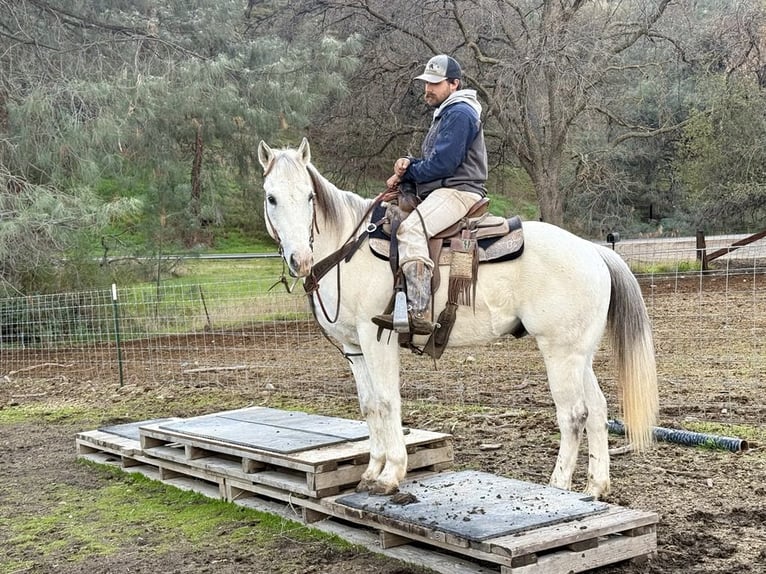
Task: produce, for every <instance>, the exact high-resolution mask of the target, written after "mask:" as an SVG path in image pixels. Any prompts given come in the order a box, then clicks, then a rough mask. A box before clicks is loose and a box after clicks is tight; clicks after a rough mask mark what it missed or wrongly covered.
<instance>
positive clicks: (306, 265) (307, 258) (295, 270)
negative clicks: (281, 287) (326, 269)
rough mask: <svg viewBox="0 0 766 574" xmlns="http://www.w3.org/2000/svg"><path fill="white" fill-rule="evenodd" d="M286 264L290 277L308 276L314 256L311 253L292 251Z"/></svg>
mask: <svg viewBox="0 0 766 574" xmlns="http://www.w3.org/2000/svg"><path fill="white" fill-rule="evenodd" d="M287 266H288V267H289V268H290V275H291V276H292V277H308V275H309V273H311V268H312V267H313V266H314V256H313V255H312V254H311V253H309V254H307V255H299V254H297V253H293V254H292V255H290V258H289V259H288V261H287Z"/></svg>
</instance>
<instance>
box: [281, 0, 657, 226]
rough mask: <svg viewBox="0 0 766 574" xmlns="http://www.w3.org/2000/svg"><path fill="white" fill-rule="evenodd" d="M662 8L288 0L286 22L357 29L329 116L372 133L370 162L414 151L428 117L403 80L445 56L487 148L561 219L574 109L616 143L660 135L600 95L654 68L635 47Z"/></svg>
mask: <svg viewBox="0 0 766 574" xmlns="http://www.w3.org/2000/svg"><path fill="white" fill-rule="evenodd" d="M670 5H671V0H634V1H632V2H609V1H595V0H557V1H553V0H543V1H533V0H515V1H513V0H424V1H423V2H418V3H411V2H404V1H403V0H393V1H392V0H312V1H310V2H302V3H301V2H298V3H292V4H291V7H290V10H292V15H291V17H290V21H291V23H293V24H294V23H295V21H296V20H298V21H306V20H305V19H306V18H310V19H311V21H312V22H313V23H314V24H316V22H317V21H319V22H321V24H322V29H323V30H324V31H328V30H330V31H332V30H336V31H338V33H347V32H348V31H350V30H352V29H353V30H359V31H361V32H362V33H363V34H365V38H366V40H367V42H368V45H367V58H368V60H369V64H370V65H369V66H367V67H364V66H363V67H362V70H361V71H360V75H359V76H358V77H357V81H356V85H355V92H354V94H353V100H354V101H353V102H344V104H343V105H342V106H339V107H337V108H336V110H335V111H336V113H337V114H338V115H337V117H336V118H334V119H335V120H336V121H345V122H349V123H362V124H363V125H364V126H365V127H367V126H374V127H373V129H372V130H371V131H370V133H371V134H372V138H371V139H370V140H369V141H370V142H374V143H371V144H370V146H369V147H368V148H367V149H369V150H370V155H373V154H375V155H379V154H384V155H388V156H391V155H392V154H393V153H401V151H403V150H402V149H397V150H393V149H392V148H402V147H412V146H413V145H414V143H415V142H416V141H417V137H416V136H417V135H418V134H419V133H420V132H422V130H423V129H424V127H425V125H424V124H425V122H426V121H427V120H426V119H425V117H424V116H427V113H428V111H427V110H426V109H425V107H424V106H418V105H417V104H416V102H417V98H418V97H419V94H418V93H417V92H415V91H413V87H412V84H411V78H412V77H413V76H414V75H415V74H416V72H417V71H418V70H419V68H420V66H422V65H423V62H425V61H426V60H427V59H428V58H429V57H430V56H431V55H433V54H436V53H441V52H445V53H449V54H452V55H453V56H455V57H456V58H457V59H458V60H459V61H460V62H461V63H462V64H463V67H464V70H465V76H466V80H467V83H468V84H469V87H472V88H475V89H476V90H478V92H479V94H480V97H481V99H482V100H483V101H484V103H485V105H486V114H485V118H486V120H485V123H486V131H487V135H488V137H489V138H490V140H491V142H492V149H493V151H494V153H495V154H498V155H499V156H500V157H504V158H507V157H508V156H509V155H512V156H515V158H517V159H518V162H519V163H520V165H521V166H523V168H524V169H525V170H526V171H527V173H528V174H529V177H530V178H531V180H532V182H533V184H534V186H535V189H536V192H537V197H538V202H539V206H540V211H541V214H542V217H543V219H545V220H547V221H550V222H552V223H556V224H562V223H563V218H564V204H565V192H564V190H563V189H562V186H561V182H560V178H561V173H562V163H563V162H564V161H565V159H566V144H567V139H568V136H569V133H570V130H571V129H572V127H573V125H574V124H575V123H576V122H577V120H578V118H580V117H581V116H582V114H584V113H585V112H588V111H594V110H598V112H599V113H603V114H605V115H607V116H609V117H610V118H611V121H612V124H613V125H614V126H615V128H616V129H619V130H620V132H621V133H620V137H621V138H628V137H632V136H634V135H639V134H640V135H641V136H645V135H647V134H650V133H653V132H656V131H657V130H667V129H670V127H669V126H642V125H640V124H635V123H634V122H630V121H627V120H623V119H622V118H621V117H620V116H619V114H618V112H617V111H615V110H611V109H610V108H609V106H608V103H609V98H607V97H605V96H604V93H603V91H604V89H605V88H607V87H610V86H611V87H613V86H614V85H615V83H616V82H618V81H620V80H621V79H622V80H624V78H625V77H626V74H630V73H643V74H647V73H651V70H652V69H656V68H658V67H661V66H662V65H663V62H661V61H652V60H651V59H650V58H651V54H653V53H654V51H653V50H651V51H649V52H644V51H643V48H644V47H645V46H646V45H647V43H650V42H651V43H667V42H670V40H669V39H668V38H667V35H666V34H665V33H659V24H658V23H659V22H660V21H661V19H662V18H663V16H664V15H665V13H666V11H667V10H668V8H669V6H670ZM318 18H321V19H320V20H318ZM270 22H271V23H273V20H270ZM408 107H411V108H414V109H415V110H416V112H415V113H413V112H411V111H409V110H408V109H407V108H408ZM373 110H375V111H373ZM368 159H369V157H368Z"/></svg>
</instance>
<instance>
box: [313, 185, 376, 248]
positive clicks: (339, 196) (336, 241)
mask: <svg viewBox="0 0 766 574" xmlns="http://www.w3.org/2000/svg"><path fill="white" fill-rule="evenodd" d="M330 185H332V184H330ZM332 193H333V201H334V202H335V204H336V206H337V208H338V209H337V213H336V216H335V217H334V218H332V219H331V218H329V217H320V218H319V219H320V220H319V221H318V222H317V224H318V228H319V229H318V230H315V232H314V233H315V236H314V256H315V257H318V258H322V257H326V256H328V255H330V254H331V253H333V252H335V251H336V250H338V249H339V248H340V247H341V246H342V245H343V244H344V243H345V242H346V241H348V240H349V239H350V238H351V237H356V236H357V235H359V233H360V232H361V231H362V230H363V229H364V228H365V227H366V222H364V221H362V219H364V218H365V217H366V216H367V215H368V208H369V206H370V204H371V203H372V200H370V199H365V198H363V197H360V196H359V195H357V194H355V193H353V192H350V191H344V190H341V189H338V188H336V187H335V186H332Z"/></svg>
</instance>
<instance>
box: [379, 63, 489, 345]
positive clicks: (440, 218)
mask: <svg viewBox="0 0 766 574" xmlns="http://www.w3.org/2000/svg"><path fill="white" fill-rule="evenodd" d="M462 77H463V74H462V70H461V69H460V65H459V64H458V63H457V61H456V60H455V59H454V58H452V57H450V56H447V55H444V54H442V55H439V56H434V57H433V58H431V59H430V60H429V61H428V63H427V64H426V67H425V71H424V72H423V74H421V75H419V76H417V77H416V78H415V79H416V80H423V81H424V82H425V94H424V99H425V101H426V103H428V105H430V106H432V107H434V108H436V110H435V111H434V115H433V121H432V123H431V127H430V128H429V130H428V133H427V134H426V137H425V139H424V140H423V144H422V147H421V156H422V157H420V158H416V157H401V158H399V159H397V160H396V162H395V163H394V175H392V176H391V177H390V178H389V179H388V181H387V184H388V187H389V189H393V188H396V187H397V186H409V187H414V192H415V194H416V195H417V198H418V200H419V201H420V202H419V204H418V206H417V207H416V208H415V210H414V211H413V212H412V213H410V215H409V216H408V217H407V218H406V219H404V220H403V221H402V222H401V224H400V225H399V228H398V230H397V233H396V237H397V240H398V253H399V262H400V266H401V270H402V273H403V274H404V277H405V280H406V286H407V309H408V315H409V331H410V334H413V335H430V334H432V332H433V330H434V324H433V323H432V321H431V320H430V319H431V316H430V315H429V314H428V313H429V310H428V307H429V303H430V299H431V278H432V276H433V268H434V261H433V260H432V259H431V257H430V255H429V251H428V239H429V238H431V237H432V236H434V235H436V234H437V233H439V232H440V231H443V230H444V229H446V228H448V227H450V226H451V225H453V224H454V223H455V222H456V221H459V220H460V219H461V218H463V217H464V216H465V215H466V214H467V213H468V212H469V211H470V209H471V208H472V207H473V206H474V205H475V204H476V203H477V202H478V201H480V200H481V199H482V198H484V197H485V196H486V194H487V190H486V187H485V183H486V181H487V150H486V147H485V144H484V130H483V127H482V123H481V104H480V103H479V101H478V99H477V98H476V91H475V90H468V89H463V79H462ZM372 322H373V323H375V324H376V325H378V326H379V327H382V328H384V329H390V330H394V313H388V314H383V315H376V316H375V317H373V318H372Z"/></svg>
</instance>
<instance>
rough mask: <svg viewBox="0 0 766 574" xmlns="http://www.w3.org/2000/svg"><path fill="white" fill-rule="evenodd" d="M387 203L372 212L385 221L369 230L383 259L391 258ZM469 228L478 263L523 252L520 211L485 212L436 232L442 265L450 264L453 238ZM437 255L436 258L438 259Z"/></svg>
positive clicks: (371, 241) (373, 247) (373, 245)
mask: <svg viewBox="0 0 766 574" xmlns="http://www.w3.org/2000/svg"><path fill="white" fill-rule="evenodd" d="M386 209H387V206H386V205H379V206H377V208H376V209H375V210H374V211H373V213H372V219H371V220H372V221H373V222H375V221H383V222H384V223H383V224H382V225H377V226H376V228H375V230H374V231H372V232H371V233H370V236H369V238H368V239H369V245H370V249H371V250H372V252H373V253H374V254H375V255H376V256H377V257H380V258H381V259H386V260H388V259H389V257H390V255H391V226H390V224H389V223H388V219H387V218H386ZM464 231H468V232H469V233H470V235H471V237H472V238H475V239H476V242H477V245H478V249H477V252H478V255H479V263H499V262H501V261H510V260H512V259H516V258H517V257H519V256H520V255H521V254H522V253H523V252H524V231H523V229H522V224H521V218H520V217H519V216H517V215H515V216H513V217H511V218H509V219H506V218H504V217H500V216H498V215H489V214H485V215H482V216H481V217H474V218H469V219H463V220H461V221H459V222H457V223H456V224H455V225H453V226H450V227H449V228H447V229H446V230H444V231H443V232H441V233H438V234H437V235H435V236H434V237H433V238H432V239H431V242H434V240H440V241H441V249H440V250H439V255H438V264H439V265H449V264H450V261H451V254H452V251H451V244H452V239H455V238H460V237H461V235H462V233H463V232H464ZM436 260H437V258H436V257H435V258H434V262H435V263H436Z"/></svg>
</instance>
